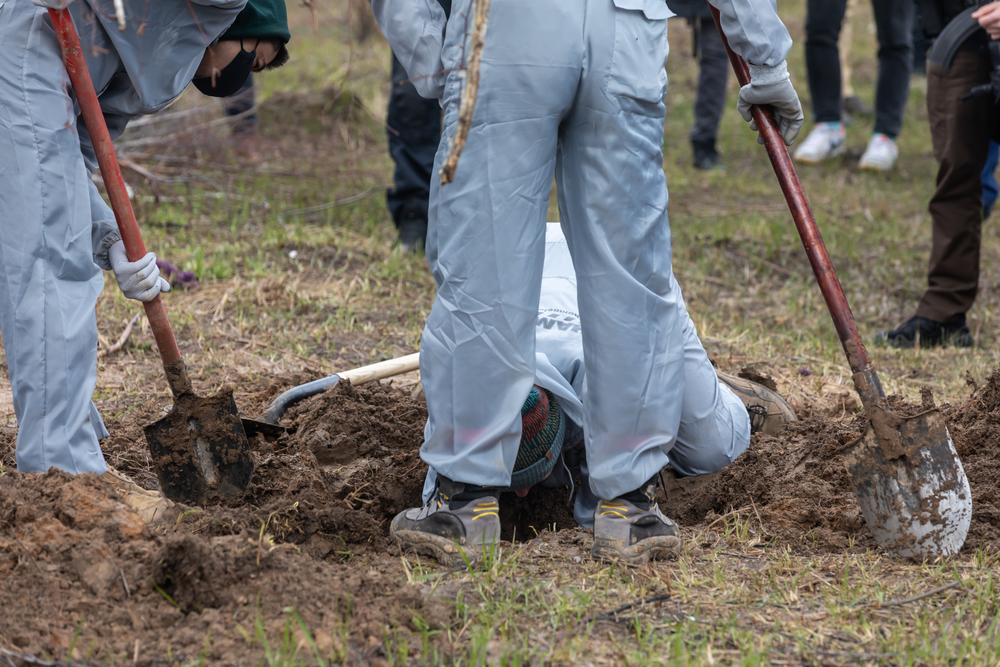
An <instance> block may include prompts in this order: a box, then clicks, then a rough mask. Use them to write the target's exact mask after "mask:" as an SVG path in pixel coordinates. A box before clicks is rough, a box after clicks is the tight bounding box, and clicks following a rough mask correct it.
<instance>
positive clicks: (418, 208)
mask: <svg viewBox="0 0 1000 667" xmlns="http://www.w3.org/2000/svg"><path fill="white" fill-rule="evenodd" d="M396 225H397V226H398V227H399V245H401V246H403V250H405V251H406V252H418V251H419V250H420V249H422V248H423V247H424V246H425V245H426V243H427V202H426V201H420V200H415V199H411V200H409V201H407V202H406V203H405V204H403V207H402V209H401V210H400V212H399V219H398V220H397V221H396Z"/></svg>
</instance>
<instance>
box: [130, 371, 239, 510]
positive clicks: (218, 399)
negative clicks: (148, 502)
mask: <svg viewBox="0 0 1000 667" xmlns="http://www.w3.org/2000/svg"><path fill="white" fill-rule="evenodd" d="M145 433H146V442H147V443H148V445H149V451H150V454H152V456H153V467H154V468H156V473H157V476H158V477H159V478H160V488H161V489H162V490H163V493H164V495H166V496H167V498H170V499H171V500H173V501H176V502H181V503H185V504H187V505H205V504H206V503H212V502H218V501H220V500H224V499H227V498H235V497H238V496H240V495H241V494H242V493H243V492H244V491H245V490H246V488H247V486H248V485H249V483H250V476H251V475H252V474H253V461H252V460H251V458H250V445H249V443H248V441H247V436H246V433H245V432H244V430H243V424H242V423H241V422H240V416H239V413H238V411H237V409H236V401H235V400H234V399H233V392H232V391H231V390H229V391H223V392H220V393H219V394H217V395H215V396H211V397H208V398H203V397H200V396H195V395H194V394H182V395H181V396H180V397H178V398H177V399H176V400H175V401H174V406H173V408H171V410H170V412H169V413H168V414H167V416H166V417H164V418H163V419H160V420H159V421H156V422H154V423H152V424H150V425H148V426H147V427H146V428H145Z"/></svg>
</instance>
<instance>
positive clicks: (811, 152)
mask: <svg viewBox="0 0 1000 667" xmlns="http://www.w3.org/2000/svg"><path fill="white" fill-rule="evenodd" d="M845 150H847V132H846V130H844V124H843V123H817V124H816V127H814V128H813V131H812V132H810V133H809V136H808V137H806V140H805V141H803V142H802V145H801V146H799V147H798V148H796V149H795V161H796V162H805V163H806V164H819V163H820V162H822V161H823V160H826V159H827V158H831V157H836V156H838V155H841V154H842V153H843V152H844V151H845Z"/></svg>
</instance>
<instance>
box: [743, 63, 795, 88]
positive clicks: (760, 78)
mask: <svg viewBox="0 0 1000 667" xmlns="http://www.w3.org/2000/svg"><path fill="white" fill-rule="evenodd" d="M787 80H788V65H786V64H785V61H784V60H782V61H781V62H780V63H778V64H777V65H774V66H771V65H750V83H752V84H755V85H758V86H766V85H768V84H771V83H781V82H782V81H787Z"/></svg>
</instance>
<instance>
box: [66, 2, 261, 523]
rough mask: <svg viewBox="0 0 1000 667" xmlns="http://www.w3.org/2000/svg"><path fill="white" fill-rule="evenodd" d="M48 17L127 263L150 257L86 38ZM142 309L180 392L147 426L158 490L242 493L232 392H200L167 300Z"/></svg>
mask: <svg viewBox="0 0 1000 667" xmlns="http://www.w3.org/2000/svg"><path fill="white" fill-rule="evenodd" d="M49 16H50V17H51V18H52V26H53V28H55V32H56V37H57V38H58V40H59V46H60V48H61V49H62V53H63V61H64V63H65V65H66V71H67V72H68V73H69V78H70V81H71V82H72V84H73V92H74V93H75V95H76V99H77V102H78V103H79V105H80V112H81V113H82V115H83V120H84V122H85V123H86V126H87V131H88V132H89V134H90V138H91V141H92V142H93V145H94V151H95V152H96V153H97V162H98V164H99V165H100V167H101V175H102V176H103V177H104V183H105V185H106V186H107V190H108V196H109V197H110V198H111V207H112V208H113V209H114V212H115V220H116V221H117V222H118V231H119V232H120V233H121V236H122V241H123V242H124V243H125V252H126V254H127V255H128V259H129V261H131V262H134V261H136V260H138V259H140V258H142V257H143V256H144V255H145V254H146V248H145V246H144V245H143V243H142V237H141V236H140V234H139V225H138V224H136V221H135V213H134V212H133V211H132V203H131V202H130V201H129V199H128V195H127V194H126V192H125V181H124V180H123V179H122V172H121V169H119V168H118V159H117V158H116V156H115V149H114V146H113V145H112V143H111V136H110V135H109V134H108V128H107V125H106V124H105V122H104V115H103V113H102V112H101V106H100V102H98V100H97V93H96V92H95V91H94V84H93V82H92V81H91V79H90V72H89V71H88V70H87V63H86V62H85V61H84V58H83V52H82V50H81V48H80V39H79V37H78V36H77V33H76V28H74V27H73V19H72V17H71V16H70V13H69V10H67V9H59V10H56V9H50V10H49ZM143 307H144V308H145V309H146V318H147V319H148V320H149V326H150V327H151V328H152V330H153V337H154V338H155V339H156V347H157V349H159V351H160V360H161V361H162V362H163V370H164V371H165V372H166V375H167V382H168V383H169V384H170V391H171V393H173V396H174V405H173V407H172V408H171V410H170V413H169V414H167V416H166V417H164V418H163V419H161V420H159V421H158V422H156V423H154V424H150V425H148V426H147V427H146V429H145V432H146V442H147V443H148V445H149V452H150V454H151V455H152V457H153V466H154V467H155V468H156V474H157V476H158V477H159V478H160V488H161V489H162V490H163V493H164V495H166V496H167V497H168V498H170V499H171V500H175V501H178V502H182V503H186V504H188V505H203V504H205V503H206V502H211V501H214V500H218V499H221V498H231V497H235V496H238V495H240V494H241V493H242V492H243V491H244V490H246V487H247V485H248V484H249V483H250V475H251V473H253V462H252V461H251V460H250V447H249V444H248V442H247V436H246V433H244V432H243V425H242V424H241V423H240V418H239V415H238V414H237V410H236V402H235V401H234V400H233V393H232V391H227V392H223V393H220V394H218V395H216V396H213V397H211V398H202V397H200V396H196V395H195V394H194V391H193V390H192V388H191V381H190V380H189V379H188V376H187V370H186V369H185V367H184V360H183V359H181V353H180V349H178V347H177V341H175V340H174V333H173V331H172V330H171V329H170V322H168V321H167V311H166V310H165V309H164V307H163V302H162V301H161V300H160V297H159V296H157V297H156V298H155V299H153V300H152V301H147V302H145V303H144V304H143Z"/></svg>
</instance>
